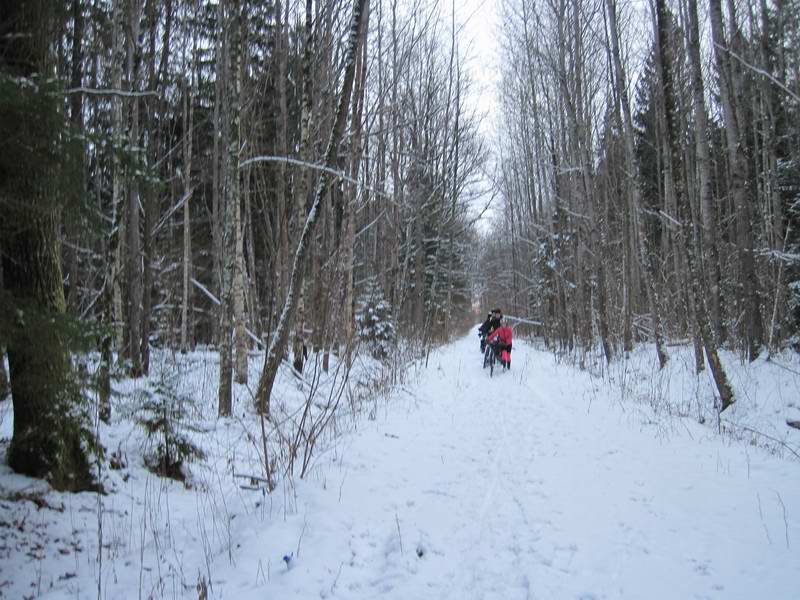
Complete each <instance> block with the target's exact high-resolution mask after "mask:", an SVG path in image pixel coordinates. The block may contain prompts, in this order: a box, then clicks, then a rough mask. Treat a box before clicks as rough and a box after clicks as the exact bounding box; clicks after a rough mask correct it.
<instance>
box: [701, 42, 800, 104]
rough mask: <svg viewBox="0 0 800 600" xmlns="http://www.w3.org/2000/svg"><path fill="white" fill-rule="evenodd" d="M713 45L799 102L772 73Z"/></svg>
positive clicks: (723, 47) (799, 98) (731, 51)
mask: <svg viewBox="0 0 800 600" xmlns="http://www.w3.org/2000/svg"><path fill="white" fill-rule="evenodd" d="M714 45H715V46H716V47H717V48H720V49H721V50H724V51H725V52H727V53H728V54H730V55H731V56H732V57H733V58H735V59H736V60H738V61H739V62H740V63H742V64H743V65H744V66H745V67H747V68H748V69H750V70H751V71H753V72H754V73H756V74H758V75H761V76H762V77H766V78H767V79H769V80H770V81H771V82H772V83H774V84H775V85H777V86H778V87H779V88H780V89H782V90H783V91H784V92H786V93H787V94H789V96H791V97H792V98H794V99H795V100H797V101H798V102H800V96H798V95H797V94H795V93H794V92H793V91H792V90H790V89H789V88H788V87H786V86H785V85H784V84H782V83H781V82H780V81H778V80H777V79H775V76H774V75H772V73H769V72H767V71H765V70H764V69H761V68H759V67H756V66H755V65H751V64H750V63H749V62H747V61H746V60H745V59H743V58H742V57H741V56H739V55H738V54H736V53H735V52H734V51H733V50H731V49H730V48H726V47H725V46H721V45H719V44H714Z"/></svg>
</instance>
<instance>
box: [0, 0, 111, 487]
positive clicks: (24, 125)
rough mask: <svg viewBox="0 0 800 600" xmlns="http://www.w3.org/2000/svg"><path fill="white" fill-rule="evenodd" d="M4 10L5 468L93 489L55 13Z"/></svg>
mask: <svg viewBox="0 0 800 600" xmlns="http://www.w3.org/2000/svg"><path fill="white" fill-rule="evenodd" d="M2 13H3V16H4V17H5V19H4V22H6V23H10V24H12V25H11V28H12V29H13V31H6V32H5V33H6V34H7V35H6V36H5V37H4V38H3V40H2V42H0V139H3V140H4V144H3V145H2V147H0V211H1V212H2V215H3V219H2V221H0V256H2V271H3V279H4V281H3V283H4V287H3V290H2V294H0V329H2V330H3V332H4V334H3V335H4V342H5V343H6V344H7V350H8V358H9V379H10V384H11V394H12V399H13V406H14V432H13V438H12V440H11V444H10V445H9V449H8V464H9V466H10V467H11V468H12V469H14V470H15V471H16V472H18V473H22V474H25V475H30V476H32V477H43V478H47V479H48V480H49V481H50V482H51V483H52V485H53V486H54V487H56V488H57V489H60V490H85V489H91V488H94V487H95V485H94V482H93V479H92V476H91V468H90V467H91V465H90V458H89V456H90V453H91V452H92V451H93V450H94V449H95V448H96V442H95V440H94V437H93V435H92V434H91V431H90V430H89V428H88V427H87V425H86V424H87V423H88V418H87V415H86V413H85V410H84V407H83V396H82V393H81V389H80V386H79V384H78V382H77V380H76V379H75V377H74V376H73V370H72V364H71V360H70V354H69V343H70V341H71V340H75V339H77V335H76V334H77V333H78V332H77V331H76V329H75V328H74V327H73V324H72V322H71V321H70V319H68V318H67V317H66V315H65V301H64V289H63V286H62V275H61V256H60V247H59V241H58V223H59V211H60V209H61V207H62V206H63V204H64V202H65V201H66V199H67V198H69V194H70V192H69V190H70V182H73V181H78V180H79V178H73V177H72V175H74V173H72V171H71V169H72V167H71V165H74V164H75V161H74V158H75V155H74V154H73V153H74V152H75V151H77V150H78V148H76V147H72V148H71V147H70V146H71V144H70V143H69V136H68V135H67V131H66V120H65V117H64V114H63V112H62V108H61V106H60V102H59V97H58V96H57V95H55V94H54V93H53V92H54V84H53V83H52V82H50V81H47V79H46V78H45V77H44V76H43V75H44V74H47V73H48V72H49V68H48V65H49V64H50V63H51V61H52V56H50V55H51V46H52V44H50V41H51V39H52V35H51V34H54V32H55V31H56V30H57V28H56V27H55V26H54V25H55V22H56V17H57V10H56V8H55V7H54V5H53V4H51V3H50V2H48V1H45V0H39V1H36V0H28V1H22V2H18V3H10V5H9V6H6V7H5V8H4V9H3V10H2ZM29 82H30V83H29Z"/></svg>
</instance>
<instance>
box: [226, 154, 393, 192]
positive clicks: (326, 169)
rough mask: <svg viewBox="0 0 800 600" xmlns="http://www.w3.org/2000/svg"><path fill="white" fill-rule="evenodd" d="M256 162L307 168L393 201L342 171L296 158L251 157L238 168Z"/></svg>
mask: <svg viewBox="0 0 800 600" xmlns="http://www.w3.org/2000/svg"><path fill="white" fill-rule="evenodd" d="M258 162H282V163H286V164H289V165H296V166H299V167H308V168H309V169H312V170H314V171H322V172H324V173H328V174H329V175H333V176H334V177H336V178H338V179H341V180H342V181H346V182H348V183H352V184H353V185H355V186H357V187H358V188H360V189H362V190H367V191H369V192H372V193H373V194H377V195H378V196H383V197H384V198H388V199H390V200H392V199H393V197H392V196H391V195H390V194H387V193H386V192H383V191H381V190H378V189H375V188H371V187H369V186H365V185H361V184H360V183H359V182H358V181H356V180H355V179H353V178H352V177H350V176H349V175H348V174H347V173H345V172H344V171H337V170H336V169H333V168H331V167H328V166H326V165H320V164H317V163H312V162H308V161H305V160H300V159H298V158H292V157H291V156H253V157H251V158H248V159H246V160H243V161H242V162H240V163H239V168H240V169H243V168H244V167H246V166H247V165H251V164H253V163H258Z"/></svg>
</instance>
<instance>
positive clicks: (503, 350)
mask: <svg viewBox="0 0 800 600" xmlns="http://www.w3.org/2000/svg"><path fill="white" fill-rule="evenodd" d="M486 343H487V344H489V345H491V346H492V348H493V349H494V353H495V356H497V358H499V359H500V364H501V365H503V367H505V368H506V369H510V368H511V327H509V326H508V325H507V324H506V320H505V319H501V320H500V327H498V328H497V329H495V330H494V331H493V332H492V333H491V334H489V336H488V337H487V338H486Z"/></svg>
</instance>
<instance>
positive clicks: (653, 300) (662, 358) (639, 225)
mask: <svg viewBox="0 0 800 600" xmlns="http://www.w3.org/2000/svg"><path fill="white" fill-rule="evenodd" d="M606 8H607V12H608V20H609V28H610V36H611V49H612V55H613V58H614V83H615V86H616V89H617V94H618V96H619V99H620V105H621V108H622V119H623V137H624V142H625V165H626V169H625V170H626V173H627V177H626V188H627V192H628V202H629V214H630V218H631V222H632V225H633V227H632V229H631V236H632V237H633V238H635V239H636V242H637V247H638V251H639V260H640V262H641V265H642V274H643V276H644V280H645V288H646V291H647V301H648V304H649V306H650V314H651V315H652V318H653V337H654V339H655V344H656V353H657V354H658V364H659V367H660V368H661V369H663V368H664V367H665V366H666V364H667V361H668V360H669V355H668V354H667V350H666V344H665V343H664V333H663V331H662V327H661V314H660V302H659V297H658V290H657V288H656V284H655V281H654V276H653V272H654V269H653V264H652V259H651V257H650V252H649V251H648V249H647V246H646V243H645V229H644V223H643V222H642V215H641V195H640V191H639V187H638V183H637V181H636V179H635V177H634V173H636V158H635V157H636V152H635V149H634V147H635V145H634V132H633V118H632V117H631V109H630V102H629V101H628V92H627V88H626V86H627V81H626V79H625V70H624V68H623V66H622V58H621V56H620V50H619V31H618V29H617V13H616V5H615V3H614V0H606Z"/></svg>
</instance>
